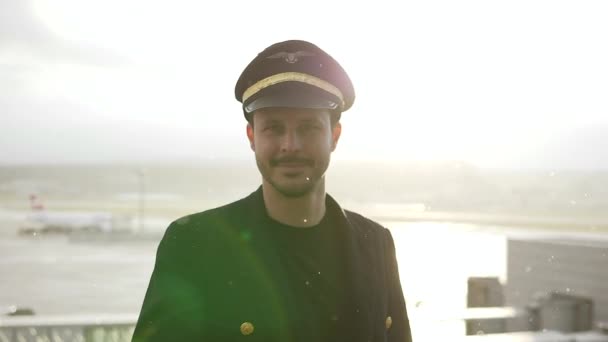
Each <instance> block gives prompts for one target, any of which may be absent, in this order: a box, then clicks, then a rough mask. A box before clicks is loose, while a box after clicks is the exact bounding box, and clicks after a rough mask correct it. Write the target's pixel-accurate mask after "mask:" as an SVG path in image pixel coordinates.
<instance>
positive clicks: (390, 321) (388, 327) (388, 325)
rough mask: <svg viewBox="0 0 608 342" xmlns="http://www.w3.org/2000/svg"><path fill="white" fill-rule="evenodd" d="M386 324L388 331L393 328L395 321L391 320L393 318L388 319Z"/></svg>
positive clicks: (388, 317)
mask: <svg viewBox="0 0 608 342" xmlns="http://www.w3.org/2000/svg"><path fill="white" fill-rule="evenodd" d="M384 324H385V325H386V330H388V329H390V328H391V325H393V319H392V318H391V316H387V317H386V321H385V322H384Z"/></svg>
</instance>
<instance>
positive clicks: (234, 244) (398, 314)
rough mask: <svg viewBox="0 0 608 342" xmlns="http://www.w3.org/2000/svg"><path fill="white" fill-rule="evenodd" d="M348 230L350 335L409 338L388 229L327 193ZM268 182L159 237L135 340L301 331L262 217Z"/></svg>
mask: <svg viewBox="0 0 608 342" xmlns="http://www.w3.org/2000/svg"><path fill="white" fill-rule="evenodd" d="M326 203H327V210H328V211H329V210H334V211H336V212H334V213H337V214H338V215H336V217H338V218H339V219H338V221H339V229H340V234H343V236H344V246H345V247H344V248H345V250H346V255H347V256H348V257H347V260H346V264H347V265H348V267H347V274H348V280H347V283H349V284H351V285H352V288H351V289H348V291H349V293H350V303H351V304H352V312H351V313H350V314H349V315H346V316H345V318H344V320H347V321H346V322H341V323H343V324H344V326H345V327H346V329H345V336H344V339H343V341H366V342H367V341H391V342H396V341H399V342H402V341H411V334H410V326H409V321H408V317H407V313H406V308H405V301H404V298H403V293H402V290H401V284H400V282H399V273H398V270H397V262H396V258H395V247H394V243H393V239H392V237H391V234H390V232H389V231H388V230H387V229H385V228H383V227H382V226H380V225H378V224H377V223H375V222H373V221H371V220H369V219H366V218H364V217H363V216H361V215H358V214H356V213H353V212H349V211H343V210H342V209H341V208H340V207H339V206H338V204H337V203H336V202H335V201H334V200H333V199H332V198H331V197H330V196H327V201H326ZM265 210H266V209H265V206H264V201H263V195H262V189H261V187H260V188H259V189H258V190H257V191H255V192H254V193H252V194H251V195H249V196H248V197H246V198H244V199H241V200H239V201H236V202H233V203H231V204H228V205H225V206H223V207H220V208H216V209H212V210H208V211H205V212H202V213H198V214H193V215H190V216H186V217H184V218H181V219H179V220H177V221H175V222H173V223H172V224H171V225H170V226H169V228H168V229H167V231H166V232H165V235H164V237H163V239H162V240H161V242H160V245H159V247H158V251H157V255H156V264H155V267H154V271H153V273H152V277H151V279H150V284H149V286H148V290H147V292H146V296H145V299H144V302H143V306H142V309H141V313H140V316H139V320H138V322H137V326H136V328H135V332H134V336H133V341H163V342H166V341H265V342H271V341H281V342H283V341H284V342H291V341H299V339H298V331H299V327H298V324H297V322H293V321H290V315H289V312H290V311H293V310H297V308H294V307H293V305H290V298H293V296H291V295H290V289H289V286H288V279H286V277H285V276H284V274H285V271H284V266H282V264H281V262H280V260H279V258H278V257H277V254H276V248H275V246H273V245H272V243H271V241H272V237H270V236H268V231H267V230H266V229H260V228H259V226H260V224H262V223H263V222H265V221H264V218H265V216H264V215H267V214H266V212H265Z"/></svg>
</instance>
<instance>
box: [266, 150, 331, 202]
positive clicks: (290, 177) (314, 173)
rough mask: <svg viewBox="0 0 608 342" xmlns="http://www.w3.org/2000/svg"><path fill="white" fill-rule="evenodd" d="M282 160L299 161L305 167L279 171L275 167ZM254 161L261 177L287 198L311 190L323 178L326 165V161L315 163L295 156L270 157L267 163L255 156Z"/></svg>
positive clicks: (305, 193)
mask: <svg viewBox="0 0 608 342" xmlns="http://www.w3.org/2000/svg"><path fill="white" fill-rule="evenodd" d="M283 162H299V163H302V164H304V165H306V167H305V168H304V171H299V172H298V171H296V172H293V173H290V172H289V171H287V172H282V173H281V170H278V169H277V167H278V166H280V164H281V163H283ZM256 163H257V165H258V169H259V170H260V173H261V174H262V178H264V180H265V181H266V182H267V183H268V184H270V185H271V186H272V187H273V188H274V189H275V190H276V191H277V192H278V193H280V194H281V195H283V196H285V197H287V198H298V197H303V196H306V195H308V194H309V193H310V192H312V191H313V190H314V189H315V188H316V187H317V185H318V184H319V182H321V181H323V180H324V178H325V171H326V169H327V166H328V162H326V163H323V164H324V165H316V164H315V163H314V161H312V160H308V159H295V158H282V159H272V160H270V162H269V163H264V162H263V161H261V160H259V159H258V158H256Z"/></svg>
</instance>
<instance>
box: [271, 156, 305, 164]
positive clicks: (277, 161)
mask: <svg viewBox="0 0 608 342" xmlns="http://www.w3.org/2000/svg"><path fill="white" fill-rule="evenodd" d="M283 163H298V164H305V165H312V164H313V162H312V160H310V159H306V158H298V157H282V158H275V159H272V160H270V165H271V166H277V165H280V164H283Z"/></svg>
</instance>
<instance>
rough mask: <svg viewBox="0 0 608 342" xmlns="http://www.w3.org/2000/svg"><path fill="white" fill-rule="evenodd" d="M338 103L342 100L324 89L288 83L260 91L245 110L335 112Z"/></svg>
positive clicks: (246, 111) (250, 111)
mask: <svg viewBox="0 0 608 342" xmlns="http://www.w3.org/2000/svg"><path fill="white" fill-rule="evenodd" d="M338 101H340V100H339V99H338V98H337V97H336V96H334V95H332V94H330V93H328V92H326V91H324V90H322V89H319V88H316V87H312V86H309V85H306V84H301V83H297V82H286V83H283V84H281V85H277V86H274V87H269V88H266V89H264V90H262V91H260V93H259V94H257V96H255V97H254V98H253V99H251V101H248V103H246V104H245V106H243V109H244V110H245V113H247V114H249V113H253V112H254V111H256V110H258V109H262V108H276V107H284V108H309V109H332V110H333V109H337V108H339V107H340V105H339V102H338Z"/></svg>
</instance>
